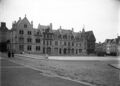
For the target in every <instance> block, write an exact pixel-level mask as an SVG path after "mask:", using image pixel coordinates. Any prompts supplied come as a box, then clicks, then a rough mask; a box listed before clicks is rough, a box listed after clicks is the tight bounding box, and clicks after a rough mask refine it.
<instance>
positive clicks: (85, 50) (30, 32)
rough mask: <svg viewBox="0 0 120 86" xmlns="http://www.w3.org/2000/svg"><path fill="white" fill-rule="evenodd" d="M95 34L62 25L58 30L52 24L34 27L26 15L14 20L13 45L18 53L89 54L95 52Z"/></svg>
mask: <svg viewBox="0 0 120 86" xmlns="http://www.w3.org/2000/svg"><path fill="white" fill-rule="evenodd" d="M95 41H96V39H95V36H94V33H93V31H85V29H84V28H83V29H82V31H80V32H74V29H73V28H72V30H65V29H63V28H62V27H61V26H60V27H59V28H58V29H57V30H53V29H52V23H50V25H40V24H39V25H38V28H34V27H33V21H31V22H29V21H28V19H27V17H26V16H25V17H24V18H23V19H21V18H19V20H18V21H14V22H13V24H12V29H11V40H10V42H11V47H12V50H14V52H16V53H22V52H25V53H35V54H49V55H87V54H91V53H94V52H95Z"/></svg>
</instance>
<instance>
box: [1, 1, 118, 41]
mask: <svg viewBox="0 0 120 86" xmlns="http://www.w3.org/2000/svg"><path fill="white" fill-rule="evenodd" d="M119 5H120V0H0V22H3V21H4V22H6V23H7V27H8V28H9V29H11V27H12V22H13V21H15V20H16V21H17V20H18V19H19V17H21V18H24V16H25V14H26V15H27V18H28V20H29V21H32V20H33V24H34V27H35V28H37V26H38V24H39V23H40V24H41V25H48V24H49V23H52V24H53V29H58V28H59V26H62V28H63V29H71V28H72V27H73V28H74V31H75V32H76V31H81V30H82V27H83V25H85V30H86V31H89V30H92V31H93V32H94V34H95V37H96V39H97V42H99V41H101V42H103V41H105V39H107V38H109V39H110V38H115V37H117V34H118V33H119V35H120V30H119V28H120V26H119V25H120V22H119V21H120V17H119V15H120V9H119V8H120V7H119Z"/></svg>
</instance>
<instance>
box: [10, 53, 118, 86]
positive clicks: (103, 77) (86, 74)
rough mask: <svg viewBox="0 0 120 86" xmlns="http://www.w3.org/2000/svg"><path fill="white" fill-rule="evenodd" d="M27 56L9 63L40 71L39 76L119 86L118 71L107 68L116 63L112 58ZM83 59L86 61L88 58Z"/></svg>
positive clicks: (16, 58)
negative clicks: (77, 58) (67, 58)
mask: <svg viewBox="0 0 120 86" xmlns="http://www.w3.org/2000/svg"><path fill="white" fill-rule="evenodd" d="M27 56H28V57H29V58H28V57H26V56H17V57H15V58H13V59H11V61H12V62H15V63H18V64H21V65H24V66H26V67H30V68H32V69H34V68H35V69H38V70H40V74H41V75H45V76H46V75H48V76H50V77H51V76H53V75H58V76H60V77H69V78H71V79H72V80H77V81H83V82H87V83H91V84H92V85H93V84H94V85H96V86H120V81H119V80H120V79H119V73H120V71H119V70H118V69H115V68H113V67H111V66H109V64H116V63H118V61H117V59H116V58H114V59H116V60H112V59H113V58H111V57H110V58H111V60H88V61H87V60H77V61H75V60H74V61H72V60H71V61H70V60H64V61H63V60H60V61H59V60H49V59H43V58H40V57H39V56H38V57H35V59H34V56H33V55H27ZM30 56H32V58H30ZM37 58H39V59H37ZM56 58H57V57H56ZM65 58H66V57H65ZM85 58H86V59H87V58H89V57H85ZM105 58H106V57H105ZM19 68H21V67H19ZM41 72H42V73H41ZM92 85H91V86H92ZM63 86H64V85H63ZM65 86H66V85H65Z"/></svg>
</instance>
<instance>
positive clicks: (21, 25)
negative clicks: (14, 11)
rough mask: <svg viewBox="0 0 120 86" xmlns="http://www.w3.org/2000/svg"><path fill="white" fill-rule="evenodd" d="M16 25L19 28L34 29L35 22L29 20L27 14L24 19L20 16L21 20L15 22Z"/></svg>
mask: <svg viewBox="0 0 120 86" xmlns="http://www.w3.org/2000/svg"><path fill="white" fill-rule="evenodd" d="M14 26H16V28H17V29H32V28H33V22H31V23H30V22H29V20H28V19H27V17H26V15H25V17H24V18H23V19H21V17H19V20H18V21H17V22H15V23H14Z"/></svg>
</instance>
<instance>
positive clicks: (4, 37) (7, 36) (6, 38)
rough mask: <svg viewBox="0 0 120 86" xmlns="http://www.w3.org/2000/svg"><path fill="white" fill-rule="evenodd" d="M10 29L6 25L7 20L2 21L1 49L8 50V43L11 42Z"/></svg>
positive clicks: (0, 28) (0, 27) (0, 33)
mask: <svg viewBox="0 0 120 86" xmlns="http://www.w3.org/2000/svg"><path fill="white" fill-rule="evenodd" d="M9 39H10V30H9V29H8V28H7V27H6V23H5V22H1V26H0V51H1V52H6V51H7V43H8V42H10V40H9Z"/></svg>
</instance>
